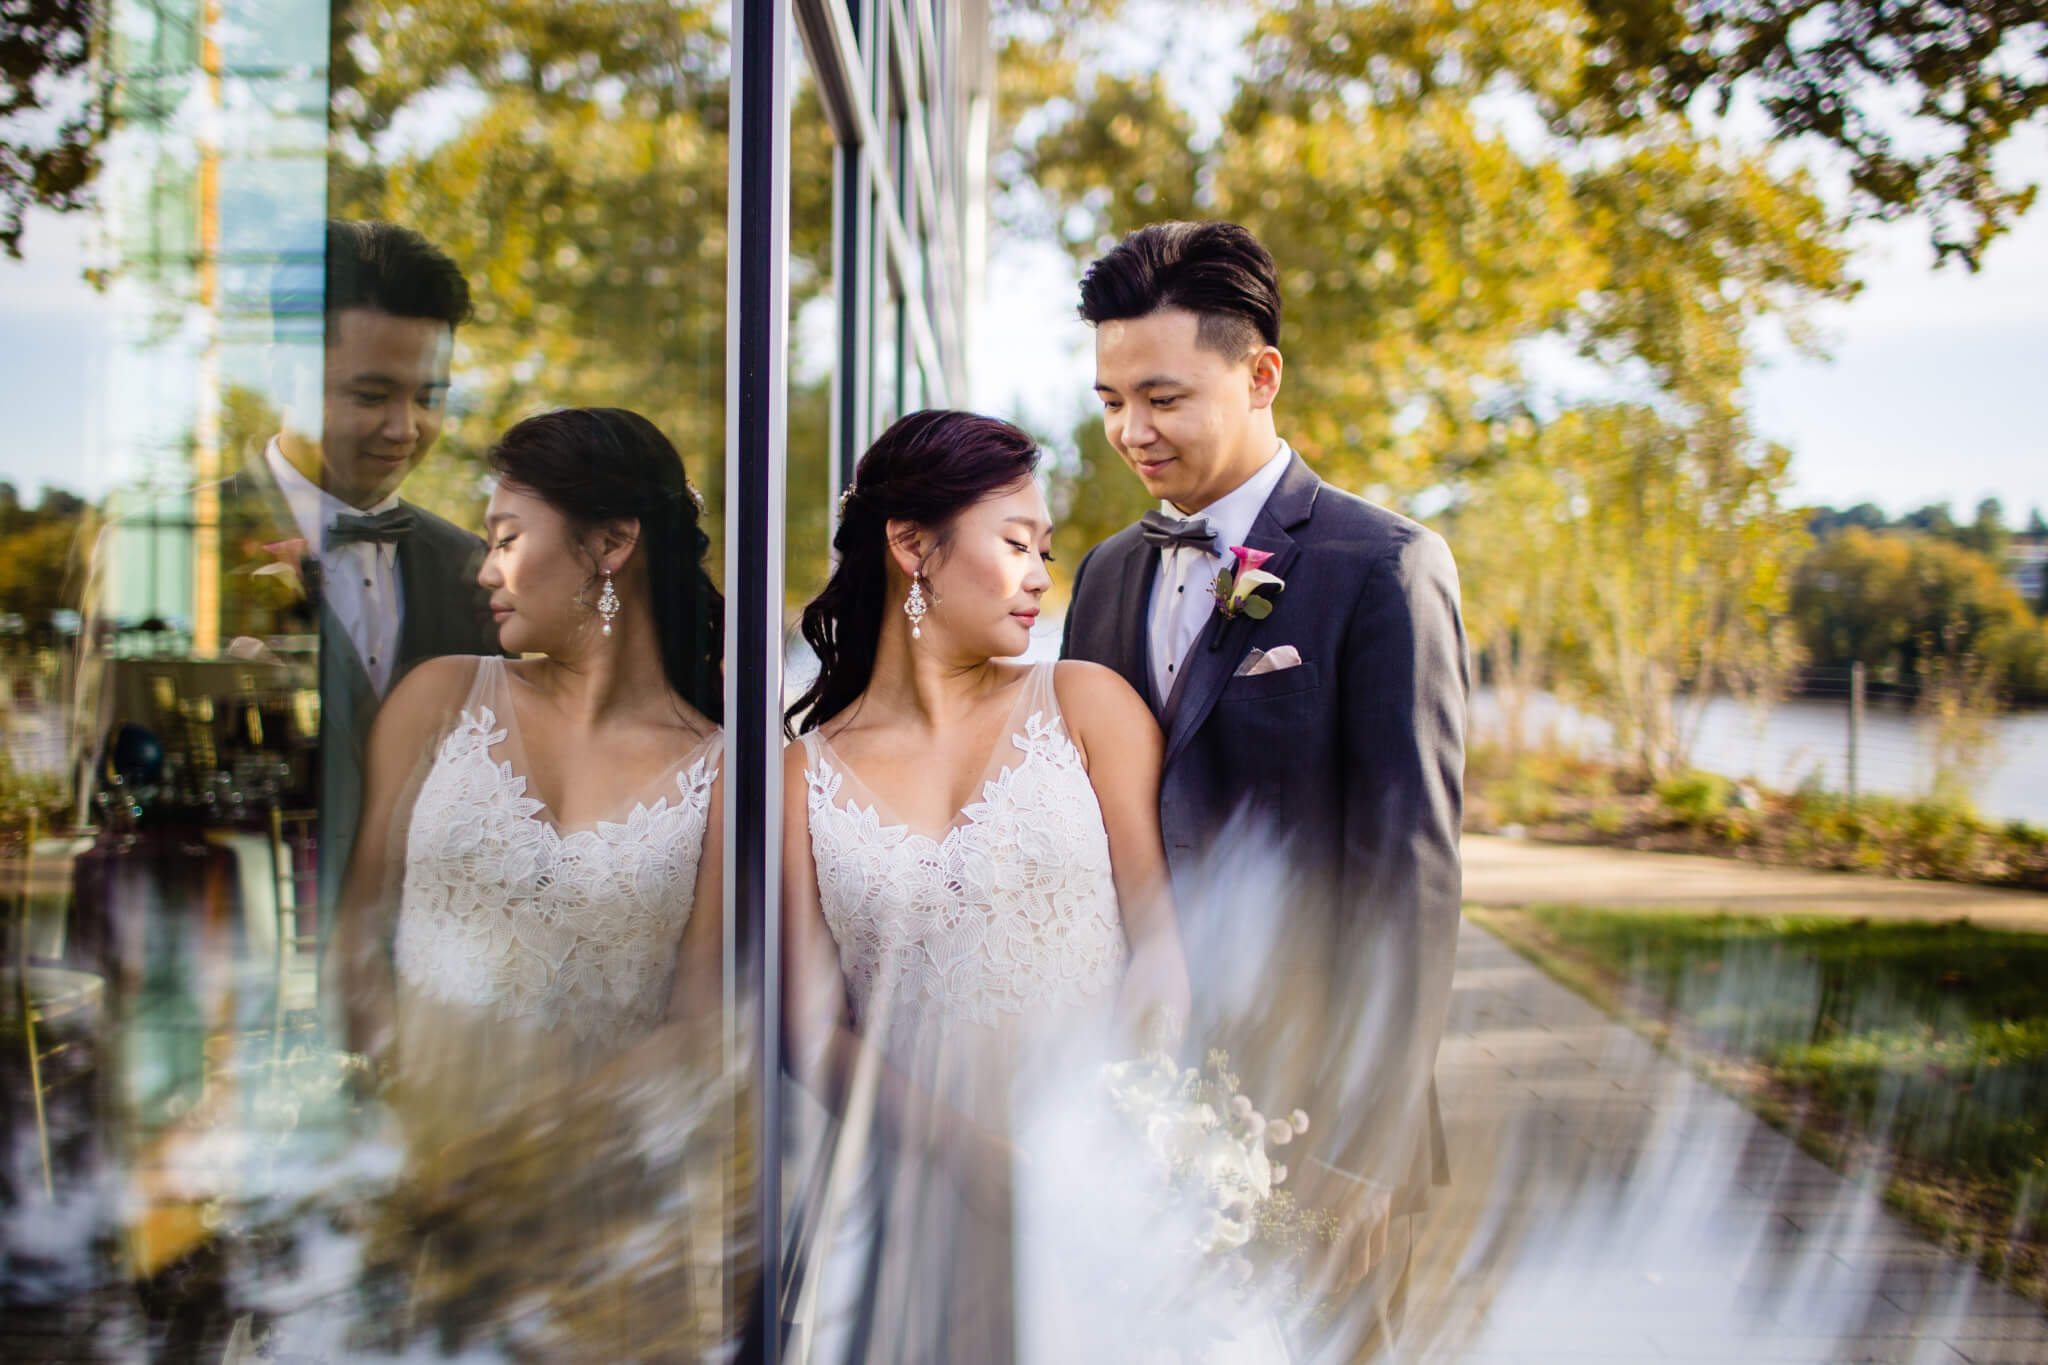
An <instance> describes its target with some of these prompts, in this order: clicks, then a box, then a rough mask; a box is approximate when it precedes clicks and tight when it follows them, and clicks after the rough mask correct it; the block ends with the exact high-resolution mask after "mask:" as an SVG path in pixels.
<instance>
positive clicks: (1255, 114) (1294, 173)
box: [1012, 0, 1852, 502]
mask: <svg viewBox="0 0 2048 1365" xmlns="http://www.w3.org/2000/svg"><path fill="white" fill-rule="evenodd" d="M1557 13H1558V11H1557V7H1556V4H1555V3H1553V0H1519V3H1508V4H1506V5H1503V6H1489V7H1484V8H1483V9H1480V10H1473V9H1471V7H1469V6H1462V5H1455V4H1453V3H1451V0H1444V2H1443V3H1441V4H1417V5H1407V6H1399V7H1396V6H1392V5H1387V4H1356V3H1354V4H1327V3H1326V4H1308V3H1304V4H1295V5H1287V6H1278V5H1276V6H1273V7H1271V8H1269V9H1267V10H1266V11H1264V12H1263V14H1262V16H1261V18H1260V20H1259V22H1258V24H1257V26H1256V27H1255V29H1254V31H1253V35H1252V39H1251V47H1250V50H1249V58H1250V66H1249V69H1248V71H1247V74H1246V75H1245V77H1244V78H1243V79H1242V80H1241V81H1240V82H1239V84H1238V87H1237V92H1236V96H1235V99H1234V101H1233V103H1232V106H1231V108H1230V111H1229V114H1228V116H1227V118H1226V119H1225V121H1224V127H1223V134H1222V136H1221V138H1220V139H1218V140H1217V142H1216V144H1215V145H1214V146H1211V147H1201V148H1197V147H1193V146H1191V145H1190V142H1189V128H1190V120H1189V118H1188V116H1187V114H1186V113H1185V111H1182V110H1179V109H1177V108H1175V107H1174V106H1173V104H1172V101H1171V100H1170V98H1168V96H1167V92H1166V90H1165V88H1164V86H1163V85H1162V84H1161V83H1160V82H1159V81H1158V80H1157V78H1156V77H1152V76H1139V77H1120V76H1115V75H1110V74H1102V73H1095V74H1093V75H1090V74H1089V73H1088V70H1087V68H1086V67H1085V64H1084V65H1083V67H1082V75H1081V77H1080V79H1079V84H1078V88H1077V89H1076V90H1075V92H1074V93H1073V95H1072V96H1071V98H1064V99H1059V100H1055V101H1053V102H1051V103H1050V104H1049V105H1048V106H1047V107H1046V111H1045V115H1046V117H1045V119H1044V122H1045V124H1046V126H1045V127H1044V128H1042V129H1038V128H1035V127H1033V126H1032V125H1031V124H1030V121H1028V120H1025V119H1023V118H1021V116H1020V117H1019V119H1018V120H1017V122H1016V126H1017V127H1018V128H1019V129H1020V134H1019V136H1020V138H1022V139H1023V141H1022V144H1021V145H1020V146H1019V147H1017V148H1015V149H1014V153H1013V157H1012V161H1013V163H1014V164H1013V168H1012V174H1013V175H1014V177H1015V182H1016V183H1017V184H1018V185H1019V186H1020V187H1021V186H1022V185H1024V184H1026V183H1029V184H1033V185H1036V186H1037V187H1038V188H1039V189H1040V190H1041V191H1043V192H1044V193H1045V194H1047V195H1049V196H1052V197H1053V199H1054V202H1053V205H1052V207H1051V210H1050V211H1049V212H1046V213H1043V214H1042V215H1041V216H1040V217H1038V218H1029V217H1027V219H1026V222H1027V223H1028V224H1031V225H1036V224H1039V223H1043V222H1050V223H1052V224H1053V225H1055V227H1056V228H1057V230H1058V231H1059V233H1060V235H1061V237H1062V239H1063V240H1064V241H1065V242H1066V244H1067V245H1068V246H1069V247H1070V248H1071V249H1072V250H1073V252H1074V255H1075V257H1076V259H1077V261H1080V260H1085V259H1087V258H1088V257H1090V256H1092V255H1094V254H1096V253H1098V252H1099V251H1100V250H1101V249H1103V248H1104V247H1105V246H1106V245H1108V244H1109V243H1110V242H1111V241H1113V240H1114V238H1115V237H1116V236H1117V235H1118V234H1120V233H1122V232H1125V231H1128V230H1129V229H1131V228H1133V227H1136V226H1138V225H1139V224H1141V223H1143V222H1146V221H1151V220H1155V219H1158V218H1163V217H1169V216H1175V215H1181V216H1186V215H1190V214H1193V215H1198V216H1215V217H1228V218H1232V219H1235V220H1236V221H1239V222H1242V223H1244V224H1245V225H1246V226H1248V227H1250V228H1251V229H1252V230H1253V231H1255V232H1257V233H1259V235H1260V236H1261V238H1262V239H1264V240H1265V241H1266V242H1267V244H1268V245H1269V246H1271V247H1272V249H1273V251H1274V254H1275V256H1276V258H1277V259H1278V260H1279V262H1280V263H1281V267H1282V286H1283V292H1284V293H1285V295H1286V298H1287V304H1288V313H1287V322H1286V325H1285V328H1284V336H1283V342H1282V348H1283V350H1285V351H1286V353H1287V356H1288V376H1287V390H1286V399H1285V402H1286V411H1287V421H1288V433H1289V439H1290V441H1292V442H1293V443H1294V445H1295V446H1296V447H1297V448H1298V449H1300V450H1301V451H1302V452H1303V454H1304V455H1306V456H1307V457H1308V458H1309V459H1310V460H1311V461H1312V462H1314V463H1315V464H1316V465H1317V468H1318V471H1319V472H1321V473H1322V474H1323V475H1324V476H1325V477H1326V478H1330V479H1333V480H1335V481H1336V482H1338V483H1340V484H1344V485H1346V486H1348V487H1352V488H1359V489H1374V490H1377V492H1378V494H1379V495H1380V496H1382V497H1384V498H1388V499H1391V500H1394V501H1396V502H1398V501H1400V500H1401V498H1402V497H1403V496H1404V495H1408V494H1412V493H1414V492H1416V491H1419V490H1420V489H1422V488H1425V487H1428V486H1431V485H1432V484H1436V483H1439V482H1441V481H1443V480H1446V479H1452V478H1456V477H1458V476H1459V475H1460V474H1461V473H1463V472H1465V471H1468V470H1477V469H1479V468H1480V467H1482V466H1484V465H1486V464H1487V463H1488V462H1490V461H1492V460H1495V459H1497V458H1499V457H1500V454H1501V450H1502V445H1501V432H1502V430H1503V427H1502V425H1501V424H1502V423H1503V422H1504V421H1507V420H1510V419H1512V418H1513V417H1514V415H1515V414H1516V413H1518V412H1522V411H1527V410H1530V408H1531V407H1532V405H1539V406H1540V395H1534V394H1531V393H1529V392H1528V387H1527V384H1526V381H1525V379H1524V374H1523V353H1524V348H1525V347H1526V346H1527V344H1528V343H1529V342H1530V341H1531V340H1533V339H1535V338H1538V337H1542V336H1546V335H1547V336H1552V337H1557V338H1561V339H1564V340H1566V341H1568V342H1570V343H1572V344H1574V345H1575V346H1577V347H1578V348H1579V349H1580V350H1581V352H1582V353H1584V354H1585V355H1587V356H1588V357H1589V358H1592V359H1594V360H1595V361H1597V362H1598V363H1600V364H1601V365H1603V366H1604V367H1606V368H1608V369H1609V370H1611V371H1613V372H1614V373H1616V374H1617V375H1620V376H1626V377H1627V382H1633V383H1635V384H1636V385H1637V386H1638V387H1643V386H1646V385H1647V386H1649V387H1654V388H1655V389H1658V390H1660V391H1662V392H1664V393H1666V394H1668V395H1670V396H1671V397H1672V398H1673V399H1675V400H1677V401H1680V402H1683V403H1686V404H1690V405H1694V406H1696V407H1714V408H1719V409H1722V410H1724V411H1725V410H1728V409H1730V408H1731V406H1732V405H1733V404H1734V403H1735V401H1736V393H1737V391H1738V389H1739V387H1740V381H1741V376H1742V374H1743V372H1744V370H1745V367H1746V365H1747V362H1748V356H1749V350H1748V346H1747V337H1746V332H1747V329H1748V327H1749V326H1750V324H1752V323H1753V322H1755V321H1756V320H1757V319H1758V318H1760V317H1763V316H1765V315H1774V316H1776V317H1778V318H1780V319H1782V320H1784V321H1786V322H1788V323H1789V324H1791V325H1792V327H1793V328H1794V330H1795V331H1796V330H1797V327H1798V323H1799V315H1800V311H1801V309H1802V308H1803V306H1804V305H1805V304H1806V303H1808V302H1810V301H1811V300H1814V299H1818V298H1825V297H1842V296H1845V295H1846V294H1847V293H1849V292H1850V290H1851V289H1852V286H1851V285H1850V284H1849V282H1848V280H1847V278H1846V262H1847V256H1846V252H1845V250H1844V248H1843V246H1842V245H1841V242H1840V240H1839V237H1838V235H1837V232H1836V228H1837V226H1838V225H1837V224H1836V223H1835V222H1834V221H1833V220H1831V218H1830V217H1829V215H1828V214H1827V212H1826V210H1825V209H1824V207H1823V206H1822V205H1821V203H1820V201H1819V199H1818V197H1817V195H1816V194H1815V192H1814V190H1813V188H1812V186H1811V185H1810V184H1809V183H1807V182H1806V181H1805V180H1804V179H1802V178H1801V177H1799V176H1797V175H1780V174H1777V173H1774V172H1773V171H1772V169H1771V168H1770V167H1769V166H1768V165H1767V164H1766V162H1765V161H1764V160H1763V159H1762V158H1761V157H1757V156H1745V155H1742V154H1738V153H1736V152H1733V151H1731V150H1730V149H1728V148H1726V147H1724V146H1722V145H1721V144H1719V143H1717V142H1714V141H1713V140H1711V139H1707V138H1703V137H1700V136H1698V135H1697V134H1695V133H1694V132H1693V131H1692V130H1691V129H1690V128H1689V127H1687V126H1686V125H1685V124H1684V122H1683V120H1679V119H1675V118H1667V119H1663V120H1661V121H1648V120H1646V121H1645V122H1644V124H1643V126H1642V127H1641V128H1640V129H1638V130H1637V131H1636V132H1635V133H1634V134H1633V135H1632V136H1631V138H1630V139H1629V140H1628V142H1627V144H1626V145H1623V146H1620V147H1619V148H1617V149H1610V150H1609V151H1607V152H1606V153H1605V154H1603V155H1601V156H1598V157H1594V156H1588V155H1587V154H1585V152H1584V150H1583V149H1579V148H1575V147H1574V146H1573V145H1571V144H1570V142H1569V141H1568V140H1565V139H1554V140H1551V141H1549V142H1547V143H1544V144H1542V145H1539V146H1533V147H1532V146H1529V145H1526V144H1525V143H1524V142H1522V141H1520V140H1517V139H1514V138H1511V137H1509V136H1508V135H1507V134H1506V133H1504V132H1502V131H1501V130H1500V129H1499V128H1498V127H1497V126H1496V123H1495V121H1494V120H1492V119H1491V118H1490V117H1488V116H1487V115H1486V114H1485V112H1484V109H1483V106H1482V105H1481V103H1480V101H1481V99H1482V97H1483V96H1484V97H1488V98H1491V97H1493V96H1495V95H1498V94H1499V93H1500V91H1499V88H1498V87H1499V86H1500V84H1501V83H1502V82H1506V83H1508V84H1510V85H1514V84H1517V83H1519V85H1520V88H1521V89H1522V91H1523V93H1525V94H1542V93H1544V92H1548V91H1550V90H1551V88H1552V86H1553V85H1554V84H1555V78H1554V73H1553V66H1554V65H1555V60H1556V59H1557V58H1559V57H1564V58H1566V59H1570V58H1571V55H1572V53H1573V51H1574V50H1575V49H1573V48H1572V45H1571V40H1570V38H1569V36H1568V34H1563V33H1561V32H1560V30H1559V29H1558V28H1557V26H1556V23H1555V19H1556V15H1557Z"/></svg>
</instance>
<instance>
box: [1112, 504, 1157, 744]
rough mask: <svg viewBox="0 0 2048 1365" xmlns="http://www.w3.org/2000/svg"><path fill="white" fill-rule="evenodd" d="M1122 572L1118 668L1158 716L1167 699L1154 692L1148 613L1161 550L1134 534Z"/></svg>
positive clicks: (1118, 588) (1119, 585)
mask: <svg viewBox="0 0 2048 1365" xmlns="http://www.w3.org/2000/svg"><path fill="white" fill-rule="evenodd" d="M1120 573H1121V577H1120V579H1119V581H1118V585H1117V601H1116V626H1117V634H1116V643H1117V657H1116V664H1115V667H1116V671H1117V672H1119V673H1121V674H1123V677H1124V681H1125V682H1127V683H1129V684H1130V685H1131V686H1132V687H1135V688H1137V689H1138V695H1139V696H1141V697H1143V698H1145V700H1146V702H1147V703H1148V704H1149V705H1150V706H1151V707H1152V714H1154V715H1155V716H1156V715H1158V714H1160V711H1161V710H1162V708H1163V707H1164V705H1165V701H1164V699H1163V698H1161V697H1158V696H1155V695H1153V689H1152V658H1151V649H1150V641H1149V639H1148V637H1149V636H1150V635H1151V631H1150V629H1149V628H1148V626H1149V622H1148V617H1149V616H1150V611H1149V608H1150V607H1151V605H1152V580H1153V579H1154V578H1156V577H1157V576H1158V574H1159V552H1158V551H1157V550H1155V549H1153V548H1152V547H1151V546H1150V545H1147V544H1146V543H1145V542H1144V541H1143V540H1142V539H1139V538H1137V537H1135V536H1134V537H1132V541H1131V547H1130V548H1129V549H1127V550H1126V551H1125V552H1124V556H1123V564H1122V566H1121V569H1120Z"/></svg>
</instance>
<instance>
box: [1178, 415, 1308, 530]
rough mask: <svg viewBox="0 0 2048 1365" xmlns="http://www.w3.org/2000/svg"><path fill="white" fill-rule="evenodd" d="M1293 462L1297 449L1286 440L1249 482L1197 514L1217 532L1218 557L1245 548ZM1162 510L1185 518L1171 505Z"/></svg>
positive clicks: (1245, 482) (1232, 490) (1247, 480)
mask: <svg viewBox="0 0 2048 1365" xmlns="http://www.w3.org/2000/svg"><path fill="white" fill-rule="evenodd" d="M1293 458H1294V449H1293V447H1291V446H1289V445H1288V444H1287V442H1286V441H1284V440H1283V441H1282V442H1280V447H1279V449H1277V450H1275V451H1274V452H1273V453H1272V455H1271V456H1269V457H1268V458H1267V460H1266V462H1265V463H1264V464H1262V465H1260V466H1259V467H1258V469H1257V470H1256V471H1254V472H1253V474H1252V476H1251V477H1250V478H1249V479H1246V480H1245V481H1244V482H1243V483H1241V484H1239V485H1238V486H1237V487H1235V488H1233V489H1231V490H1230V491H1229V492H1228V493H1225V494H1224V495H1223V496H1222V497H1220V498H1218V499H1216V501H1214V502H1212V503H1210V504H1209V505H1208V506H1207V507H1204V508H1203V509H1202V510H1201V511H1200V512H1197V513H1196V514H1195V515H1196V516H1199V517H1202V518H1204V519H1206V520H1207V521H1208V523H1209V526H1210V528H1211V529H1212V530H1214V531H1215V532H1216V553H1217V554H1218V555H1219V556H1221V557H1226V558H1227V557H1228V556H1229V554H1230V547H1231V546H1233V545H1242V544H1244V539H1245V537H1246V536H1248V535H1250V534H1251V533H1252V523H1253V522H1255V521H1257V520H1258V519H1259V509H1260V508H1262V507H1264V506H1265V505H1266V499H1267V498H1270V497H1272V496H1273V490H1274V489H1275V488H1277V487H1279V486H1280V476H1281V475H1283V474H1285V473H1286V472H1287V466H1288V463H1289V462H1290V461H1291V460H1292V459H1293ZM1159 507H1160V510H1161V511H1163V512H1165V513H1166V515H1168V516H1170V517H1178V516H1180V515H1181V511H1180V509H1179V508H1177V507H1175V506H1174V505H1173V504H1172V503H1170V502H1163V501H1162V502H1161V503H1160V504H1159Z"/></svg>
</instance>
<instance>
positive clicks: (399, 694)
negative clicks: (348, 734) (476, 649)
mask: <svg viewBox="0 0 2048 1365" xmlns="http://www.w3.org/2000/svg"><path fill="white" fill-rule="evenodd" d="M479 662H480V660H479V658H478V657H477V656H476V655H473V654H442V655H438V656H436V657H434V658H431V659H422V660H420V661H419V662H418V663H417V664H414V665H413V666H412V668H411V669H409V670H408V671H407V672H406V675H405V676H404V677H403V678H400V679H399V680H398V684H397V686H395V687H393V688H392V689H391V694H390V695H389V696H387V697H385V698H384V704H383V705H382V706H380V707H378V708H377V725H376V728H377V729H378V730H379V731H381V732H384V733H387V734H390V733H403V734H409V735H410V734H421V735H424V734H431V733H432V732H434V731H435V730H438V729H440V728H441V727H442V726H444V725H445V724H447V722H448V721H449V720H451V719H453V718H454V716H455V713H456V712H457V711H459V710H461V709H462V703H463V702H464V701H465V700H466V699H467V698H468V696H469V689H470V687H471V686H472V685H473V684H474V683H475V682H476V670H477V666H478V664H479Z"/></svg>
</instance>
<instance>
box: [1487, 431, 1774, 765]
mask: <svg viewBox="0 0 2048 1365" xmlns="http://www.w3.org/2000/svg"><path fill="white" fill-rule="evenodd" d="M1535 463H1536V464H1537V466H1538V467H1542V468H1548V469H1550V470H1553V471H1555V474H1556V476H1557V477H1558V478H1560V479H1561V480H1562V481H1563V484H1564V489H1563V496H1564V498H1565V502H1564V504H1563V505H1564V506H1566V507H1567V508H1568V509H1569V511H1570V516H1569V525H1570V534H1569V535H1568V536H1566V537H1564V538H1563V539H1562V541H1561V542H1560V543H1561V545H1562V547H1563V549H1564V553H1563V554H1562V555H1561V556H1556V557H1553V558H1552V559H1551V560H1550V561H1549V562H1548V563H1546V564H1545V565H1543V566H1542V568H1541V569H1539V568H1537V567H1536V566H1534V565H1532V566H1527V567H1525V568H1524V570H1523V572H1525V573H1536V572H1545V573H1550V574H1554V575H1556V576H1558V577H1559V578H1560V579H1561V580H1562V581H1563V582H1565V583H1568V584H1570V585H1572V587H1573V591H1572V592H1571V593H1570V596H1569V598H1568V599H1567V600H1568V603H1569V605H1568V608H1567V610H1566V612H1565V614H1564V616H1563V618H1562V620H1561V622H1560V628H1561V631H1562V633H1563V635H1564V636H1565V637H1566V638H1567V639H1574V637H1575V643H1576V644H1577V646H1578V648H1577V649H1576V651H1575V655H1576V660H1577V663H1576V667H1575V669H1574V670H1573V671H1572V672H1568V673H1566V674H1565V675H1564V681H1565V682H1566V684H1567V685H1568V686H1569V687H1570V689H1571V690H1572V691H1574V692H1576V693H1577V694H1579V695H1580V696H1581V697H1583V698H1584V699H1585V700H1586V702H1587V703H1588V704H1589V705H1590V706H1591V707H1592V708H1593V709H1594V710H1595V711H1596V713H1597V714H1600V715H1601V716H1603V717H1605V718H1606V719H1607V721H1608V722H1609V724H1610V725H1612V726H1613V728H1614V737H1615V745H1616V747H1617V749H1618V750H1619V751H1620V752H1621V753H1622V754H1623V755H1625V756H1627V757H1628V758H1629V759H1631V760H1632V761H1633V762H1634V764H1635V765H1636V766H1637V767H1638V768H1639V769H1641V770H1642V771H1643V772H1644V773H1645V774H1647V775H1649V776H1653V777H1662V776H1665V775H1667V774H1670V773H1672V772H1675V771H1678V770H1680V769H1682V768H1684V767H1685V766H1686V763H1687V760H1688V758H1689V756H1690V753H1691V747H1692V741H1693V738H1694V736H1695V735H1696V733H1697V731H1698V726H1699V721H1700V717H1701V716H1702V714H1703V713H1704V710H1705V707H1706V703H1707V701H1708V700H1709V699H1710V698H1711V697H1712V696H1713V695H1714V693H1715V692H1716V691H1718V690H1724V689H1733V690H1736V691H1742V692H1750V691H1757V690H1763V689H1767V688H1769V687H1771V686H1772V685H1773V684H1774V683H1775V681H1776V680H1777V679H1778V678H1780V677H1782V676H1783V675H1784V674H1785V673H1787V672H1788V671H1789V670H1790V669H1791V668H1792V667H1793V666H1794V665H1795V664H1796V663H1797V662H1798V658H1799V650H1798V645H1797V642H1796V639H1795V638H1794V634H1793V632H1792V630H1791V628H1790V621H1789V616H1788V610H1787V609H1788V606H1789V600H1788V597H1789V588H1790V586H1791V579H1792V573H1793V569H1794V567H1795V566H1796V565H1797V564H1798V563H1799V561H1800V558H1801V556H1802V555H1803V554H1804V553H1805V551H1806V548H1807V546H1808V544H1809V543H1810V542H1809V541H1808V540H1807V537H1806V533H1805V530H1804V527H1803V526H1802V524H1801V521H1802V518H1801V516H1800V514H1799V513H1798V512H1797V511H1796V510H1794V509H1791V508H1788V507H1787V506H1786V505H1785V501H1784V495H1785V491H1786V488H1787V486H1788V484H1789V473H1788V471H1789V466H1790V453H1789V452H1788V451H1786V450H1785V449H1784V448H1783V447H1782V446H1775V445H1760V444H1758V443H1756V442H1755V441H1753V440H1752V439H1751V438H1750V437H1749V436H1748V435H1747V433H1746V432H1745V431H1744V430H1743V429H1742V427H1741V426H1740V424H1739V423H1736V422H1733V421H1730V420H1726V419H1722V418H1713V419H1709V420H1706V421H1701V422H1697V423H1694V424H1692V425H1690V426H1681V425H1677V424H1675V423H1673V422H1672V421H1670V420H1669V419H1668V418H1666V417H1664V416H1663V415H1661V414H1659V413H1657V412H1656V411H1655V410H1653V409H1651V408H1648V407H1644V406H1639V405H1611V406H1604V407H1596V408H1587V409H1580V410H1575V411H1572V412H1568V413H1566V414H1564V416H1562V417H1560V418H1559V419H1558V420H1557V421H1556V422H1554V423H1552V424H1550V425H1549V426H1548V427H1546V428H1545V429H1544V431H1543V433H1542V438H1541V446H1540V449H1539V450H1538V451H1537V452H1536V454H1535Z"/></svg>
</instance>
